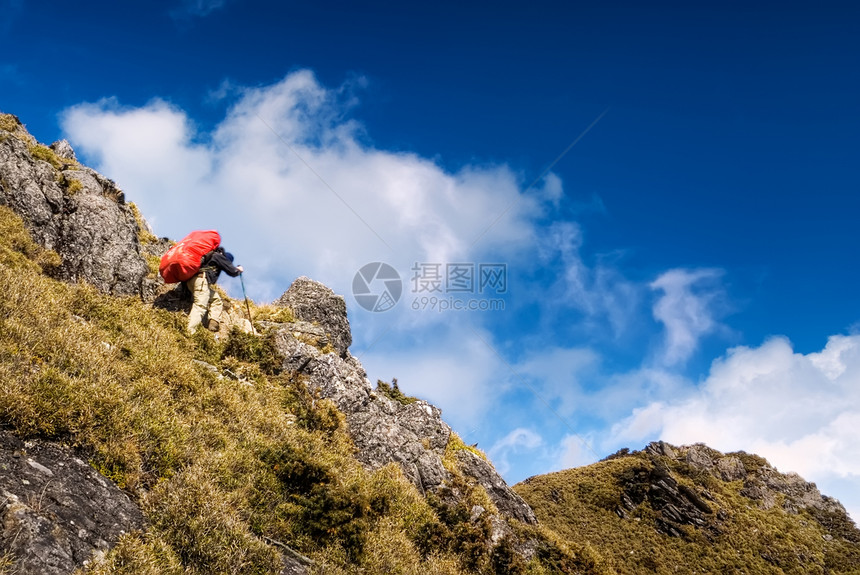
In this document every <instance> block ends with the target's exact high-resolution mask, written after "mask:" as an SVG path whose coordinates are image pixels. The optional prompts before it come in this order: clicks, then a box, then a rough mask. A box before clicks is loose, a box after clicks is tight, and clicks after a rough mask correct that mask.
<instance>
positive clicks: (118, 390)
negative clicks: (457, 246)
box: [0, 114, 858, 575]
mask: <svg viewBox="0 0 860 575" xmlns="http://www.w3.org/2000/svg"><path fill="white" fill-rule="evenodd" d="M169 245H170V240H168V239H167V238H161V239H159V238H155V237H154V236H153V235H152V234H151V232H150V231H149V230H148V228H147V226H146V223H145V221H144V220H143V219H142V218H141V217H140V214H138V213H137V212H136V209H135V208H134V206H133V204H127V203H126V202H125V198H124V194H123V193H122V192H121V191H120V190H119V188H118V187H117V186H116V185H115V184H114V183H113V182H111V181H110V180H109V179H107V178H105V177H104V176H102V175H100V174H98V173H97V172H95V171H93V170H91V169H89V168H87V167H85V166H82V165H81V164H80V163H78V162H77V160H76V158H75V154H74V151H73V150H72V148H71V147H70V146H69V145H68V143H65V142H57V143H54V144H52V145H51V146H44V145H42V144H39V143H38V142H36V140H35V139H34V138H33V137H32V136H31V135H30V134H28V133H27V132H26V130H25V128H24V126H23V125H22V124H21V123H20V122H19V121H18V119H17V118H15V117H14V116H11V115H8V114H0V494H2V496H3V498H4V500H3V502H2V506H0V528H2V531H0V575H6V574H12V573H16V574H18V575H25V574H29V573H41V574H55V573H56V574H60V573H64V574H65V573H71V572H73V571H74V572H77V573H88V574H108V573H128V574H132V573H134V574H136V575H137V574H156V573H158V574H163V573H168V574H171V573H176V574H179V573H201V574H209V573H334V574H337V573H414V574H419V573H421V574H423V573H436V574H459V573H500V574H508V573H510V574H526V573H529V574H535V575H538V574H543V573H614V572H617V573H628V572H640V571H638V569H640V568H642V569H646V568H651V567H653V568H654V569H656V570H657V571H658V572H660V571H661V570H664V571H665V572H669V570H668V567H665V565H670V563H668V562H667V563H661V562H660V561H662V560H663V555H664V554H665V557H666V558H668V559H667V561H670V560H671V561H674V563H671V564H672V565H674V568H673V570H672V572H695V571H697V570H698V571H699V572H701V570H702V569H704V568H706V567H708V568H713V569H716V571H714V572H723V571H720V569H721V568H725V567H726V566H735V567H737V566H739V565H742V564H746V563H745V562H747V561H752V563H749V565H754V566H758V565H764V566H765V567H762V570H759V571H758V572H774V573H776V572H807V571H803V570H804V569H813V571H809V572H815V569H818V570H819V571H818V572H822V573H829V572H833V573H836V572H850V569H849V567H846V565H848V566H850V565H852V562H854V561H856V559H857V557H858V555H857V546H858V540H857V538H856V535H855V534H856V528H855V527H854V525H853V524H852V523H851V522H850V520H848V519H847V517H846V516H845V514H844V510H843V509H842V508H841V506H839V505H838V503H836V502H835V501H832V500H830V499H828V498H826V497H822V496H820V494H818V492H817V490H815V489H814V486H809V484H806V483H805V482H803V481H802V480H800V479H799V478H797V477H794V476H783V475H780V474H778V473H777V472H776V471H774V470H772V469H770V468H769V467H767V465H766V463H762V462H761V461H760V460H759V459H758V458H755V457H754V456H746V455H743V456H742V455H734V456H726V457H724V456H722V455H720V454H716V453H715V452H712V451H710V450H707V449H706V448H704V447H693V448H671V447H670V446H666V445H665V444H654V445H652V446H650V447H649V448H648V449H647V450H645V451H643V452H637V453H633V454H618V456H617V457H613V458H612V459H610V460H607V461H604V462H601V463H599V464H596V465H595V466H590V467H587V468H583V469H579V470H570V471H569V472H564V473H570V474H572V475H570V477H572V478H573V479H571V480H570V481H567V480H566V479H565V480H560V481H557V480H558V479H559V478H566V477H568V476H567V475H564V474H553V475H549V476H545V477H540V478H532V479H531V480H529V481H528V482H525V483H524V484H521V485H520V486H517V487H516V489H511V488H510V487H509V486H508V485H507V484H506V483H505V482H504V480H503V479H502V478H501V477H500V476H499V475H498V473H496V471H495V469H494V468H493V466H492V464H491V463H490V462H489V461H488V460H487V459H486V456H485V455H484V454H483V453H481V452H480V451H478V450H476V449H473V448H470V447H468V446H466V445H464V444H463V442H462V441H461V440H460V439H459V438H458V437H457V435H456V434H455V433H454V432H453V431H452V430H451V428H450V427H449V426H448V425H447V424H445V422H444V421H443V419H442V414H441V412H440V410H439V409H438V408H436V407H435V406H433V405H430V404H429V403H427V402H425V401H422V400H420V399H417V398H413V397H409V396H407V395H405V394H404V393H403V392H402V391H401V390H400V389H399V387H398V385H397V383H396V382H395V381H392V382H391V383H386V382H381V381H380V382H377V384H376V385H375V386H374V385H373V384H372V383H371V382H370V381H369V379H368V377H367V374H366V373H365V371H364V369H363V367H362V366H361V363H360V362H359V361H358V360H357V359H356V358H354V357H353V356H352V355H351V354H350V353H349V346H350V344H351V342H352V334H351V331H350V326H349V321H348V318H347V310H346V302H345V301H344V299H343V298H342V297H341V296H339V295H337V294H335V293H334V292H332V290H330V289H329V288H327V287H326V286H324V285H322V284H319V283H318V282H314V281H313V280H310V279H308V278H304V277H302V278H299V279H297V280H296V281H295V282H294V283H293V285H292V286H290V288H289V289H288V290H287V291H286V292H285V293H284V295H283V296H282V297H281V298H279V299H278V300H277V301H276V302H274V303H273V304H270V305H253V307H252V310H251V311H252V316H253V320H254V323H253V329H252V326H251V323H250V322H249V320H248V318H243V317H242V315H243V313H244V312H243V310H242V309H241V307H243V306H237V305H233V304H232V302H230V301H229V298H227V299H226V310H227V318H228V319H227V321H225V322H223V325H222V330H221V333H220V334H218V337H217V338H216V337H215V336H213V334H211V333H209V332H207V331H205V330H201V331H198V333H197V334H195V335H194V336H193V337H189V336H188V335H187V334H186V333H185V330H184V329H183V328H184V323H185V312H186V311H187V308H188V306H189V305H190V302H189V301H188V300H187V298H186V297H185V296H183V294H182V292H181V290H175V289H173V288H172V286H165V285H163V282H161V281H160V279H159V278H158V277H157V273H156V272H157V266H156V265H155V264H156V263H157V261H158V258H159V257H160V255H161V254H162V253H163V252H164V251H165V250H166V249H167V248H168V247H169ZM724 484H725V485H727V486H728V487H725V485H724ZM738 502H741V503H738ZM744 506H746V507H744ZM747 507H748V508H750V509H753V510H755V511H756V513H758V512H761V513H765V514H767V515H766V517H765V519H761V517H760V516H759V515H755V514H752V515H750V513H752V512H750V513H747V512H746V511H744V509H746V508H747ZM771 523H773V525H775V526H777V527H778V528H777V527H774V528H771V527H768V525H771ZM778 533H789V534H790V535H789V536H788V538H787V539H785V538H783V539H780V537H781V536H778V535H777V534H778ZM757 534H767V537H768V539H767V540H766V541H765V543H763V544H762V545H760V546H758V547H755V548H754V549H753V550H752V551H749V552H746V551H745V552H744V553H740V554H739V555H738V556H737V558H735V559H732V560H731V561H728V560H726V559H725V558H722V557H721V556H720V557H719V558H714V557H712V555H711V554H709V552H707V551H704V550H702V549H700V547H702V548H704V546H705V543H707V544H710V545H713V546H714V547H715V548H720V549H722V548H723V547H724V546H726V545H730V544H737V542H739V541H747V540H749V539H753V540H755V538H756V537H759V535H757ZM810 534H812V535H810ZM807 536H810V537H812V539H810V540H809V541H813V540H814V541H813V542H814V543H816V544H815V545H814V544H813V543H811V542H808V541H807ZM814 536H818V537H819V539H820V542H819V541H818V540H815V538H814ZM762 537H763V535H762ZM821 542H824V543H821ZM616 544H617V546H616ZM648 545H650V547H648V548H647V549H646V547H643V546H648ZM685 545H686V547H684V546H685ZM695 545H699V547H695ZM679 546H681V547H679ZM691 546H692V547H691ZM721 546H722V547H721ZM655 549H658V550H660V551H661V553H657V552H655V551H654V550H655ZM691 550H692V551H691ZM690 552H694V553H695V554H694V555H693V556H692V557H694V558H698V559H700V560H701V562H700V563H697V562H696V560H694V559H689V557H688V559H687V563H684V560H683V556H684V553H688V554H689V553H690ZM678 554H680V556H681V559H678V558H677V557H676V555H678ZM649 557H650V558H651V559H650V561H652V563H648V561H649V559H648V558H649ZM720 561H722V562H720ZM761 561H764V563H761ZM646 564H647V565H646ZM853 564H854V566H856V563H853ZM643 565H645V567H642V566H643ZM648 565H650V567H648ZM694 565H695V566H694ZM678 566H685V568H686V569H688V570H687V571H679V570H678V569H677V567H678ZM720 566H721V567H720ZM768 569H770V571H768ZM773 569H781V570H782V571H778V570H777V571H774V570H773ZM754 571H756V570H755V569H751V570H750V571H749V572H754ZM641 572H644V571H641ZM649 572H654V571H649Z"/></svg>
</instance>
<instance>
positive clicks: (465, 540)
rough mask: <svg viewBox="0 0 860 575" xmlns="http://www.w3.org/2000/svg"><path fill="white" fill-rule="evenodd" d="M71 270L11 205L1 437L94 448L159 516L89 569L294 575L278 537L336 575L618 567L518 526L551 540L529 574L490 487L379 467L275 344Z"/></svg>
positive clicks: (106, 467) (2, 310)
mask: <svg viewBox="0 0 860 575" xmlns="http://www.w3.org/2000/svg"><path fill="white" fill-rule="evenodd" d="M57 263H58V259H57V257H56V254H52V253H50V252H45V251H43V250H41V249H40V248H39V247H38V246H36V245H35V244H33V242H32V241H31V240H30V238H29V235H28V234H27V233H26V231H25V230H24V227H23V224H22V222H21V221H20V219H19V218H18V217H17V216H15V215H14V214H13V213H12V212H11V211H10V210H8V209H7V208H5V207H2V206H0V425H2V426H3V427H4V428H6V429H9V430H11V431H13V432H15V433H16V434H18V435H19V436H21V437H24V438H27V437H34V436H38V437H43V438H48V439H54V440H57V441H61V442H65V443H67V444H71V445H74V446H77V447H79V448H80V449H82V450H83V451H84V453H85V454H87V455H88V457H89V460H90V462H91V464H92V465H94V466H95V467H96V468H97V469H99V470H100V471H101V472H102V473H104V474H105V475H106V476H108V477H110V478H111V479H113V480H114V481H115V482H116V483H117V484H118V485H119V486H120V487H122V488H124V489H125V490H127V491H128V492H129V493H130V494H131V495H132V496H133V497H134V498H135V499H136V500H137V501H138V503H139V504H140V505H141V507H142V508H143V509H144V512H145V513H146V515H147V517H148V518H149V520H150V522H151V527H150V528H149V530H148V531H147V532H146V533H132V534H129V535H127V536H125V537H124V538H123V539H122V540H121V541H120V543H119V544H118V546H117V547H116V548H115V549H114V550H113V551H112V552H111V553H110V554H109V555H108V557H107V560H106V561H105V562H103V563H101V564H98V565H94V566H90V567H89V569H88V570H87V573H90V574H93V575H94V574H99V575H102V574H108V573H113V574H118V573H123V574H135V575H141V574H156V573H158V574H170V573H176V574H179V573H191V574H194V573H199V574H207V575H209V574H216V573H277V572H278V570H279V567H280V566H279V557H278V554H277V553H276V551H275V549H276V547H275V546H273V545H272V544H271V543H272V541H279V542H283V543H285V544H288V545H289V546H291V547H292V548H294V549H297V550H298V551H300V552H301V553H304V554H306V555H308V556H310V557H311V558H312V559H313V560H314V561H315V562H316V564H317V566H318V571H319V572H325V573H334V574H337V573H404V574H405V573H414V574H419V573H420V574H425V573H435V574H440V575H441V574H459V573H465V572H470V573H476V572H477V573H491V572H492V573H512V574H513V573H521V574H526V573H532V574H535V575H537V574H541V573H550V572H566V573H574V572H577V573H591V572H600V569H599V568H598V564H599V561H598V560H597V559H595V558H594V557H593V554H590V553H589V552H588V550H587V549H581V548H579V547H577V546H573V549H574V550H578V553H575V552H571V551H570V548H568V547H567V546H566V545H564V544H561V543H557V542H554V539H553V536H552V534H551V533H546V532H544V531H542V530H541V529H540V528H530V527H525V526H518V527H517V529H519V530H520V531H521V532H525V534H526V535H530V536H532V537H533V538H534V540H535V541H539V544H538V546H537V547H538V553H537V555H536V557H537V559H535V560H532V561H531V562H530V563H529V564H528V565H526V564H525V563H524V562H523V561H522V560H521V559H520V558H519V557H518V556H516V555H515V554H513V553H512V552H511V548H510V545H508V543H507V542H502V544H500V545H497V546H495V547H493V546H491V545H488V544H487V543H486V539H487V535H488V533H489V524H488V522H487V521H486V520H481V521H476V522H473V521H470V520H469V516H470V509H471V504H472V503H473V502H480V501H484V500H485V499H486V494H485V493H484V494H481V493H474V494H473V497H466V501H465V502H464V504H462V505H460V506H459V507H457V508H446V507H445V506H443V505H440V504H439V503H438V502H437V501H434V499H433V498H430V499H427V500H425V499H424V498H423V497H422V496H421V495H420V494H419V493H418V492H417V490H416V489H415V488H414V487H413V486H412V484H410V483H409V482H407V481H406V480H405V479H404V478H403V476H402V474H401V472H400V470H399V468H398V467H397V466H395V465H389V466H387V467H384V468H382V469H380V470H378V471H376V472H368V471H366V470H365V469H364V468H363V467H362V466H361V465H360V464H359V463H358V462H357V461H356V460H355V458H354V457H353V449H354V448H353V445H352V443H351V441H350V440H349V437H348V434H347V433H346V430H345V427H344V421H343V416H342V414H340V413H339V412H338V411H337V410H336V409H335V407H334V406H333V405H332V404H331V403H330V402H328V401H326V400H322V401H320V400H318V399H317V400H314V398H312V397H310V396H309V395H308V392H307V391H306V388H305V386H304V385H303V384H302V382H301V381H300V379H299V377H298V376H296V375H295V374H287V373H278V369H277V363H276V362H275V361H272V359H273V352H272V349H271V346H270V345H269V343H268V342H267V340H266V339H265V338H260V337H256V336H249V335H244V334H241V333H234V334H232V335H231V336H230V338H229V339H228V340H227V341H226V342H217V341H216V340H215V339H213V337H212V335H211V334H210V333H209V332H206V331H204V330H201V331H199V332H198V333H197V334H196V335H195V336H194V337H188V336H187V335H185V333H184V323H185V318H184V317H183V316H182V315H181V314H176V313H170V312H167V311H164V310H156V309H152V308H149V307H147V306H145V305H144V304H142V303H141V302H140V301H139V300H137V299H134V298H115V297H109V296H105V295H102V294H100V293H98V292H96V291H95V290H93V289H92V288H90V287H88V286H86V285H68V284H65V283H61V282H57V281H54V280H52V279H50V278H49V277H47V276H45V275H43V273H42V270H43V268H49V267H50V266H52V265H56V264H57ZM194 360H202V361H206V362H208V363H210V364H214V365H216V366H220V367H226V368H229V369H230V371H231V372H232V373H237V374H240V375H241V376H243V377H244V378H245V379H246V381H244V382H239V381H236V380H233V379H226V378H220V377H218V376H217V374H215V373H213V372H212V371H210V370H208V369H207V368H206V367H205V366H201V365H200V364H199V363H195V361H194ZM482 495H483V497H481V496H482ZM8 569H9V568H8V565H6V566H4V565H3V564H0V574H2V575H5V574H6V573H9V571H8Z"/></svg>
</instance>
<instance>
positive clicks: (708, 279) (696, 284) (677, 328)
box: [651, 269, 723, 365]
mask: <svg viewBox="0 0 860 575" xmlns="http://www.w3.org/2000/svg"><path fill="white" fill-rule="evenodd" d="M721 276H722V271H721V270H715V269H698V270H692V271H691V270H684V269H674V270H669V271H667V272H665V273H663V274H662V275H660V277H658V278H657V279H656V280H654V282H652V283H651V289H652V290H655V291H658V290H659V291H661V292H662V295H661V296H660V297H659V298H658V299H657V301H656V302H655V304H654V308H653V313H654V319H656V320H657V321H659V322H661V323H662V324H663V325H664V326H665V329H666V340H665V346H664V350H663V356H662V362H663V363H664V364H665V365H678V364H681V363H683V362H685V361H686V360H687V359H688V358H689V357H690V356H691V355H692V354H693V352H694V351H696V349H697V348H698V345H699V341H700V340H701V338H702V337H704V336H706V335H708V334H711V333H713V332H715V331H717V330H718V329H719V328H720V327H721V325H720V323H719V321H718V316H719V314H720V313H721V312H722V311H723V310H721V309H719V305H720V303H721V301H720V298H721V297H722V295H723V292H722V289H721V287H720V286H719V284H718V280H719V278H720V277H721Z"/></svg>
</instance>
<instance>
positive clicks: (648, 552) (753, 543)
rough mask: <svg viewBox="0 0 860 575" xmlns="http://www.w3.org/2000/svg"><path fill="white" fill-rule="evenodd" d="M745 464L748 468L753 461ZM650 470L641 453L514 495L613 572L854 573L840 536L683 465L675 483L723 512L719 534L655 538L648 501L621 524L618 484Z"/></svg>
mask: <svg viewBox="0 0 860 575" xmlns="http://www.w3.org/2000/svg"><path fill="white" fill-rule="evenodd" d="M758 459H759V460H760V458H758ZM748 463H749V464H750V465H749V466H748V470H749V469H751V468H752V467H751V466H752V464H753V463H754V461H753V460H752V459H750V460H748ZM651 466H652V463H651V461H650V460H649V459H648V458H647V457H646V456H644V455H643V454H632V455H628V456H624V457H619V458H614V459H609V460H606V461H602V462H599V463H596V464H594V465H590V466H587V467H583V468H577V469H571V470H567V471H562V472H558V473H553V474H550V475H545V476H542V477H538V478H533V479H531V480H529V482H528V483H522V484H519V485H517V486H515V490H516V491H517V493H519V494H520V495H521V496H522V497H523V498H524V499H525V500H526V501H527V502H528V503H529V504H530V505H531V506H532V508H533V509H534V510H535V513H536V514H537V515H538V518H539V519H540V520H541V523H542V524H543V525H545V526H547V527H549V528H551V529H552V530H553V531H555V532H556V533H558V535H559V536H560V537H562V538H563V539H564V541H566V542H568V544H571V542H578V543H579V544H581V545H587V546H588V547H589V548H591V549H593V550H596V553H597V554H598V555H599V556H601V557H604V558H605V559H606V564H607V566H608V567H609V568H611V569H613V570H614V571H616V572H618V573H625V574H627V573H629V574H643V575H644V574H652V573H667V574H668V573H678V572H682V573H694V572H698V573H742V572H743V573H797V574H801V573H803V574H806V573H821V574H824V573H834V574H835V573H856V572H857V569H858V565H860V548H858V546H857V545H856V544H851V543H850V542H849V541H847V540H845V539H841V540H840V539H837V538H834V539H832V540H831V541H827V540H826V538H825V535H826V533H825V531H824V530H823V529H822V527H821V525H820V524H819V523H818V522H817V521H814V520H813V519H812V517H811V516H810V515H809V513H808V512H806V511H801V512H800V514H799V515H793V514H790V513H788V512H786V511H785V510H784V509H782V508H781V507H780V506H777V507H774V508H772V509H769V510H764V509H760V508H759V507H758V506H757V505H756V504H755V502H753V501H751V500H750V499H747V498H745V497H743V496H742V495H740V493H739V492H740V490H741V489H742V488H743V484H742V482H740V481H736V482H724V481H721V480H719V479H717V478H715V477H713V476H712V475H710V474H707V473H703V472H701V471H698V470H696V469H693V468H690V467H689V466H688V465H687V464H686V463H683V462H681V461H675V462H672V463H671V471H672V474H673V477H675V478H676V479H677V480H678V482H679V484H681V485H686V486H687V487H690V488H693V489H696V488H697V487H701V486H704V487H706V488H707V489H708V491H709V493H710V495H711V497H712V498H713V501H712V502H711V505H712V506H713V507H714V508H715V509H722V510H724V512H725V515H722V517H723V518H722V519H720V520H719V524H718V529H717V530H713V529H695V528H693V527H690V526H684V528H683V530H684V537H683V538H679V537H670V536H668V535H664V534H662V533H659V532H657V531H656V529H655V519H656V518H657V513H656V512H655V511H654V510H653V509H652V508H651V507H650V505H649V504H648V503H647V500H646V502H645V503H643V504H642V505H640V506H639V507H638V508H637V509H636V510H635V511H633V512H632V513H631V516H630V517H629V518H626V519H622V518H621V517H619V516H618V515H616V513H615V508H616V507H617V506H618V505H619V504H620V501H621V500H620V495H621V490H622V486H623V485H624V484H625V483H628V482H629V480H630V478H631V477H634V476H635V475H636V473H637V472H638V471H645V472H646V476H647V472H648V471H649V470H650V469H651Z"/></svg>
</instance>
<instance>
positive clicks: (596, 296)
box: [538, 221, 641, 337]
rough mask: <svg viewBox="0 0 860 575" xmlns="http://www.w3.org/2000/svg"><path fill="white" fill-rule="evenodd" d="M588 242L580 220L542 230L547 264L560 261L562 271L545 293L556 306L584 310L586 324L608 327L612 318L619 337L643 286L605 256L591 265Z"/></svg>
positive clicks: (542, 253)
mask: <svg viewBox="0 0 860 575" xmlns="http://www.w3.org/2000/svg"><path fill="white" fill-rule="evenodd" d="M583 243H584V238H583V232H582V229H581V227H580V225H579V224H577V223H576V222H571V221H557V222H553V223H551V224H550V225H549V226H548V227H547V229H546V230H544V231H542V233H541V236H540V242H539V244H538V248H539V254H540V257H541V260H542V262H543V263H544V264H545V265H553V264H554V262H556V261H557V262H558V263H559V264H560V266H561V268H562V270H563V271H562V273H561V274H560V275H559V278H558V280H557V281H556V282H555V283H554V285H551V286H549V287H547V289H546V290H544V291H543V292H542V293H543V294H544V297H547V298H551V299H552V300H553V304H554V306H555V307H556V308H558V307H570V308H573V309H576V310H578V311H580V312H582V313H583V314H584V316H585V322H586V324H587V325H588V326H589V327H591V328H594V327H595V326H598V327H597V329H599V330H603V331H605V325H606V322H607V321H608V323H609V326H610V328H611V330H612V332H613V334H614V336H615V337H618V336H620V335H621V334H623V333H624V332H625V331H626V330H627V329H628V328H629V325H630V321H631V320H632V319H633V317H634V315H635V310H636V308H637V306H638V305H639V301H640V292H641V288H640V286H637V285H636V284H635V283H634V282H631V281H630V280H628V279H627V278H626V277H624V275H623V274H622V273H621V272H620V271H619V270H618V269H617V268H616V267H615V266H614V265H613V261H612V260H613V258H612V257H609V256H604V257H601V258H598V261H597V262H596V263H595V264H594V265H593V266H590V265H589V264H587V263H586V262H585V261H584V260H583V258H582V254H581V251H582V246H583Z"/></svg>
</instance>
